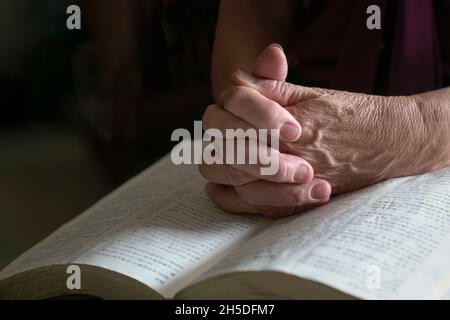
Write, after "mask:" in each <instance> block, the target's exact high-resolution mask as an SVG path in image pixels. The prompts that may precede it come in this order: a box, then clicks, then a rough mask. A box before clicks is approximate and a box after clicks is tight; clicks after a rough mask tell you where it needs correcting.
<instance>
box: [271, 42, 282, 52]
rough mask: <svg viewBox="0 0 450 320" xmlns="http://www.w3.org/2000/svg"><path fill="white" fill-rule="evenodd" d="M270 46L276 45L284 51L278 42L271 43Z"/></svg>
mask: <svg viewBox="0 0 450 320" xmlns="http://www.w3.org/2000/svg"><path fill="white" fill-rule="evenodd" d="M270 46H271V47H278V48H280V49H281V51H283V52H284V49H283V47H282V46H281V45H280V44H278V43H272V44H271V45H270Z"/></svg>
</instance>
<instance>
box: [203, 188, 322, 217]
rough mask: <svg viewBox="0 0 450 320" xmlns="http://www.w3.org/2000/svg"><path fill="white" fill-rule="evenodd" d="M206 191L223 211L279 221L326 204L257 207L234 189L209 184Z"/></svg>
mask: <svg viewBox="0 0 450 320" xmlns="http://www.w3.org/2000/svg"><path fill="white" fill-rule="evenodd" d="M205 191H206V192H207V194H208V195H209V197H210V198H211V200H212V201H213V202H214V203H215V204H216V205H217V206H218V207H219V208H220V209H222V210H224V211H227V212H230V213H250V214H260V215H262V216H264V217H266V218H271V219H277V218H282V217H286V216H290V215H293V214H297V213H301V212H303V211H305V210H308V209H311V208H314V207H317V206H320V205H323V204H324V203H325V202H323V203H322V202H317V203H309V204H304V205H300V206H295V207H273V206H255V205H251V204H249V203H247V202H245V201H244V200H243V199H242V198H241V197H240V196H239V194H238V193H237V192H236V191H235V190H234V188H232V187H227V186H222V185H218V184H214V183H208V184H207V185H206V186H205Z"/></svg>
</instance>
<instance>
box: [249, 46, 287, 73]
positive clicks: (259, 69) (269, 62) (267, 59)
mask: <svg viewBox="0 0 450 320" xmlns="http://www.w3.org/2000/svg"><path fill="white" fill-rule="evenodd" d="M252 74H253V75H254V76H256V77H259V78H264V79H270V80H280V81H284V80H286V77H287V74H288V63H287V59H286V55H285V54H284V51H283V48H282V47H281V46H280V45H279V44H276V43H273V44H271V45H269V46H268V47H267V48H266V49H264V51H263V52H262V53H261V54H260V55H259V57H258V59H257V60H256V62H255V64H254V65H253V69H252Z"/></svg>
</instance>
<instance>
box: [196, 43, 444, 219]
mask: <svg viewBox="0 0 450 320" xmlns="http://www.w3.org/2000/svg"><path fill="white" fill-rule="evenodd" d="M254 69H255V70H253V72H252V74H248V73H245V72H242V71H238V72H236V73H235V74H234V75H233V85H232V86H231V87H230V88H229V89H228V90H226V91H225V92H224V93H223V94H222V95H221V98H220V99H219V101H218V105H214V106H210V107H209V108H208V109H207V110H206V112H205V115H204V119H203V120H204V127H205V129H208V128H218V129H220V130H222V131H224V130H225V129H226V128H243V129H247V128H283V126H284V124H289V125H290V126H289V127H290V129H291V130H290V131H289V132H287V133H288V134H287V135H283V129H281V131H280V134H281V141H280V157H279V159H280V160H279V162H280V168H279V171H278V173H277V175H276V176H274V177H265V176H261V175H259V174H258V170H255V167H254V166H255V165H253V166H246V165H244V166H242V165H241V166H230V165H212V166H208V165H204V164H203V165H200V172H201V174H202V175H203V176H204V177H205V178H206V179H207V180H209V181H210V183H209V184H208V185H207V186H206V191H207V192H208V194H209V195H210V197H211V198H212V199H213V201H214V202H215V203H216V204H217V205H218V206H219V207H220V208H222V209H224V210H226V211H229V212H234V213H240V212H247V213H257V214H262V215H264V216H266V217H271V218H278V217H283V216H287V215H291V214H295V213H299V212H302V211H304V210H306V209H309V208H311V207H315V206H319V205H323V204H325V203H327V202H328V201H329V199H330V196H331V195H332V194H339V193H344V192H349V191H352V190H355V189H358V188H361V187H365V186H368V185H371V184H374V183H376V182H379V181H382V180H385V179H389V178H393V177H399V176H406V175H414V174H419V173H424V172H428V171H432V170H435V169H438V168H441V167H444V166H446V165H448V164H449V152H448V151H449V150H446V149H444V150H443V149H442V148H441V146H442V145H443V143H442V141H443V140H445V139H447V137H446V133H445V132H448V130H447V129H448V124H445V125H444V126H441V127H445V130H440V129H439V128H436V126H435V124H438V123H439V121H438V120H439V119H437V118H438V112H437V111H436V110H437V109H434V111H432V112H427V113H424V112H423V108H424V107H423V98H422V96H421V95H418V96H410V97H402V96H398V97H383V96H373V95H365V94H358V93H350V92H343V91H334V90H327V89H319V88H308V87H303V86H299V85H294V84H290V83H287V82H285V78H286V75H287V62H286V59H285V56H284V53H283V52H282V51H281V50H280V49H279V48H278V47H277V46H269V47H268V48H267V49H266V50H265V51H264V52H263V53H262V55H261V56H260V58H259V59H258V61H257V62H256V63H255V68H254ZM441 95H442V99H441V101H447V100H446V96H447V95H446V92H444V93H441ZM430 110H433V109H430ZM443 114H444V113H443ZM445 114H446V113H445ZM430 155H433V156H430ZM300 169H303V170H304V171H300ZM305 170H306V171H305ZM300 173H302V174H300Z"/></svg>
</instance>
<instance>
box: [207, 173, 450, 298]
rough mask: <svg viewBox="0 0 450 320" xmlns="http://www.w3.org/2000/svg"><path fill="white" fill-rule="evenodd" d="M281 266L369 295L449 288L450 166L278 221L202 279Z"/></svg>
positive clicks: (426, 294) (431, 294)
mask: <svg viewBox="0 0 450 320" xmlns="http://www.w3.org/2000/svg"><path fill="white" fill-rule="evenodd" d="M234 271H280V272H286V273H289V274H293V275H296V276H299V277H302V278H306V279H310V280H314V281H317V282H320V283H322V284H326V285H329V286H332V287H334V288H336V289H338V290H341V291H343V292H345V293H348V294H350V295H353V296H356V297H359V298H367V299H376V298H385V299H392V298H411V299H415V298H436V299H438V298H439V297H441V296H442V295H443V293H444V292H445V290H447V289H448V288H449V287H450V279H449V278H450V277H449V275H450V274H449V271H450V168H446V169H442V170H440V171H437V172H434V173H430V174H426V175H421V176H415V177H406V178H399V179H393V180H390V181H386V182H383V183H380V184H377V185H374V186H371V187H369V188H366V189H363V190H359V191H357V192H354V193H350V194H346V195H342V196H339V197H336V198H335V199H333V200H332V201H331V203H329V204H328V205H326V206H324V207H321V208H317V209H314V210H311V211H309V212H307V213H305V214H303V215H299V216H295V217H291V218H286V219H282V220H279V221H277V222H276V223H274V224H273V225H271V226H270V227H268V228H267V229H265V230H263V231H262V232H261V233H259V234H258V235H256V236H255V237H254V238H252V239H251V240H250V241H249V242H248V243H247V244H246V245H244V246H242V247H240V248H239V249H238V250H237V251H236V252H234V253H233V254H232V255H230V256H229V257H227V258H226V259H224V260H223V261H222V262H221V263H219V264H218V265H217V266H216V267H214V268H213V269H212V270H211V271H210V272H208V273H207V274H205V275H204V276H203V277H202V279H207V278H211V277H213V276H215V275H220V274H224V273H228V272H234Z"/></svg>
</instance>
